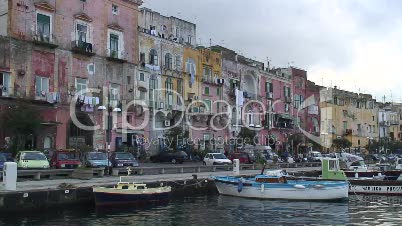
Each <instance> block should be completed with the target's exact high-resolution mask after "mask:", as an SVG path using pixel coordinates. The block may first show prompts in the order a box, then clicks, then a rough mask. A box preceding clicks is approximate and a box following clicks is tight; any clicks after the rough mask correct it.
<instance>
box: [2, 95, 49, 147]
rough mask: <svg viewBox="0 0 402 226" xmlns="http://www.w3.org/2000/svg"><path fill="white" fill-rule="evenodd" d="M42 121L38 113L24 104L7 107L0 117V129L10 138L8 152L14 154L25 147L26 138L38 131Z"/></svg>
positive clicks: (19, 103)
mask: <svg viewBox="0 0 402 226" xmlns="http://www.w3.org/2000/svg"><path fill="white" fill-rule="evenodd" d="M41 122H42V119H41V117H40V113H39V111H38V110H37V109H36V108H34V107H32V106H31V105H28V104H26V103H24V102H17V103H16V104H15V105H12V106H9V107H8V108H7V109H6V110H4V111H3V112H2V113H1V115H0V128H1V130H2V132H3V133H4V134H5V135H6V136H10V137H11V143H12V145H11V147H9V149H10V151H12V152H14V153H16V152H17V151H20V150H22V149H24V148H25V147H26V142H27V138H28V136H33V137H35V136H36V134H37V133H38V132H39V131H40V128H41Z"/></svg>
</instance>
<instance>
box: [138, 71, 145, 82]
mask: <svg viewBox="0 0 402 226" xmlns="http://www.w3.org/2000/svg"><path fill="white" fill-rule="evenodd" d="M139 80H140V81H142V82H143V81H145V75H144V73H140V78H139Z"/></svg>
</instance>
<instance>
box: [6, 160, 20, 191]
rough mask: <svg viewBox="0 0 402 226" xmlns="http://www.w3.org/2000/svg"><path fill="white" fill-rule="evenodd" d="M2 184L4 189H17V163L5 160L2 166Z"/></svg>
mask: <svg viewBox="0 0 402 226" xmlns="http://www.w3.org/2000/svg"><path fill="white" fill-rule="evenodd" d="M3 184H4V189H6V190H10V191H15V190H17V163H15V162H6V163H4V168H3Z"/></svg>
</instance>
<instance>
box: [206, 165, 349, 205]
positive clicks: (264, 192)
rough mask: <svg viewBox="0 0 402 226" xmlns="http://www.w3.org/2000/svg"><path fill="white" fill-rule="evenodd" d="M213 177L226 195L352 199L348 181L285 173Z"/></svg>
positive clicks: (301, 198)
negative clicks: (301, 177) (294, 177)
mask: <svg viewBox="0 0 402 226" xmlns="http://www.w3.org/2000/svg"><path fill="white" fill-rule="evenodd" d="M263 170H264V169H263ZM213 179H214V181H215V184H216V187H217V188H218V191H219V194H222V195H230V196H237V197H247V198H260V199H287V200H309V201H319V200H321V201H326V200H328V201H329V200H344V199H347V198H348V184H347V183H346V182H343V181H306V180H287V179H286V176H284V175H283V174H277V175H275V173H272V172H269V173H268V174H261V175H257V176H255V177H254V178H238V177H230V176H220V177H213Z"/></svg>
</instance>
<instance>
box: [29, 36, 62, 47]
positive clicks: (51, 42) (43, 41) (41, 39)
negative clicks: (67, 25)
mask: <svg viewBox="0 0 402 226" xmlns="http://www.w3.org/2000/svg"><path fill="white" fill-rule="evenodd" d="M32 42H33V43H34V44H35V45H38V46H44V47H48V48H51V49H55V48H57V47H58V46H59V45H57V44H56V38H55V37H54V36H53V35H49V34H42V33H39V34H34V35H33V36H32Z"/></svg>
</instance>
